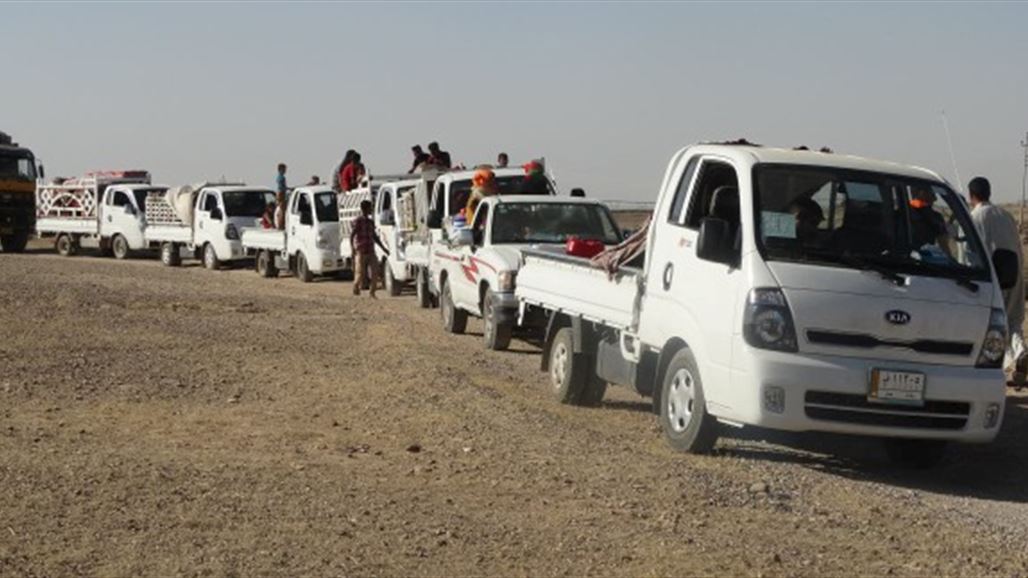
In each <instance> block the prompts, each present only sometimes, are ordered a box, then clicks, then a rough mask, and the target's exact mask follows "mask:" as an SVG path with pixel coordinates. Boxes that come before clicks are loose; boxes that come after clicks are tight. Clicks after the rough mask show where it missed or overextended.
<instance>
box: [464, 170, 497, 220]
mask: <svg viewBox="0 0 1028 578" xmlns="http://www.w3.org/2000/svg"><path fill="white" fill-rule="evenodd" d="M495 194H496V174H495V173H493V171H492V169H490V168H486V167H482V168H479V169H478V170H477V171H475V174H474V175H473V176H472V177H471V194H470V195H468V202H467V204H466V205H465V207H464V216H465V218H467V220H468V221H469V222H470V221H471V219H472V218H474V216H475V210H476V209H478V204H479V203H480V202H482V200H483V199H485V198H487V197H491V196H493V195H495Z"/></svg>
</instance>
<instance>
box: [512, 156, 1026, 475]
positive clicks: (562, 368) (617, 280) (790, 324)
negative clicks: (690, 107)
mask: <svg viewBox="0 0 1028 578" xmlns="http://www.w3.org/2000/svg"><path fill="white" fill-rule="evenodd" d="M651 219H652V220H651V224H650V227H649V230H648V233H647V238H646V245H645V253H644V255H643V257H642V258H640V259H638V260H637V261H635V262H629V263H626V265H625V266H623V267H621V268H620V269H619V270H616V271H615V273H614V275H613V278H612V279H610V278H608V274H607V272H605V271H603V270H600V269H597V268H594V267H593V266H591V265H590V263H589V262H587V261H584V260H581V259H575V258H569V257H565V256H562V255H554V254H552V253H547V252H543V251H526V252H525V264H524V266H523V267H522V269H521V271H520V273H519V275H518V287H517V296H518V298H519V300H520V301H521V302H522V304H523V307H526V308H542V309H543V310H545V311H546V312H547V313H548V314H549V324H548V329H547V332H546V337H545V349H544V363H543V366H544V369H546V370H548V371H549V374H550V380H551V384H552V388H553V391H554V392H555V393H556V395H557V397H558V398H559V399H560V400H561V401H563V402H565V403H597V402H598V401H599V399H601V398H602V396H603V390H604V389H605V388H606V385H607V383H608V382H610V383H618V384H624V385H630V386H634V388H635V389H636V391H638V392H639V393H640V394H643V395H647V396H652V397H653V408H654V411H655V412H657V413H659V415H660V423H661V425H662V428H663V430H664V433H665V437H666V439H667V440H668V442H669V443H670V444H671V446H672V447H674V448H675V449H678V450H682V451H691V452H704V451H707V450H709V449H710V448H711V447H712V446H713V445H714V442H715V440H716V439H717V437H718V435H719V433H720V426H721V424H730V425H736V426H738V425H754V426H762V427H767V428H771V429H779V430H792V431H805V430H809V431H822V432H840V433H846V434H859V435H868V436H878V437H882V438H886V440H887V443H886V446H885V447H886V450H887V452H888V455H889V456H890V457H891V458H892V459H894V460H896V461H899V462H906V463H910V464H912V465H918V466H928V465H931V464H933V463H934V462H936V461H937V460H938V459H940V458H941V457H942V455H943V453H944V448H945V444H946V442H947V441H961V442H988V441H990V440H992V439H993V438H994V437H995V436H996V434H997V432H998V431H999V428H1000V424H1001V421H1002V417H1003V411H1004V400H1005V386H1004V375H1003V370H1002V369H1001V364H1002V362H1003V355H1004V347H1005V344H1006V332H1007V322H1006V317H1005V314H1004V310H1003V298H1002V294H1001V287H1008V286H1010V285H1012V283H1013V281H1014V280H1015V279H1016V275H1017V262H1016V261H1017V259H1016V256H1014V255H1012V253H1010V252H1007V251H997V252H996V253H994V254H993V255H987V254H986V253H985V250H984V249H983V245H982V243H981V241H980V239H979V237H978V234H977V232H976V231H975V228H974V226H973V225H972V223H971V220H970V217H969V215H968V211H967V208H966V206H965V204H964V202H963V201H962V199H961V198H960V196H959V195H957V194H956V193H955V192H954V191H953V190H952V188H951V187H950V186H949V185H948V184H947V183H946V181H945V180H943V179H942V178H941V177H939V176H938V175H936V174H935V173H933V172H930V171H927V170H924V169H919V168H913V167H907V166H903V165H898V164H893V163H887V162H879V161H871V160H866V159H861V158H857V157H851V156H843V155H834V154H826V153H817V152H809V151H793V150H782V149H773V148H761V147H756V146H743V145H728V144H724V145H698V146H691V147H687V148H685V149H683V150H681V151H680V152H678V153H677V154H676V155H675V156H674V157H673V158H672V160H671V162H670V164H669V166H668V168H667V172H666V173H665V176H664V180H663V184H662V186H661V189H660V193H659V197H658V199H657V203H656V207H655V208H654V211H653V215H652V218H651Z"/></svg>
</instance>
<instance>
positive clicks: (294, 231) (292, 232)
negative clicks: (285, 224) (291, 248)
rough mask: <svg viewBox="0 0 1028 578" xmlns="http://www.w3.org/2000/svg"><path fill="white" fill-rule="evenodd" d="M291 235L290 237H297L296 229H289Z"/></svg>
mask: <svg viewBox="0 0 1028 578" xmlns="http://www.w3.org/2000/svg"><path fill="white" fill-rule="evenodd" d="M289 234H290V235H296V227H293V228H292V229H289Z"/></svg>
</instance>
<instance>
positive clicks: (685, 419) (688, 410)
mask: <svg viewBox="0 0 1028 578" xmlns="http://www.w3.org/2000/svg"><path fill="white" fill-rule="evenodd" d="M695 402H696V382H695V380H694V379H693V376H692V373H690V372H689V370H688V369H679V370H678V371H677V372H675V375H674V377H672V378H671V387H670V388H668V393H667V415H668V421H669V422H670V425H671V429H672V430H673V431H674V432H675V433H682V432H683V431H685V429H686V428H687V427H689V422H690V421H692V414H693V404H694V403H695Z"/></svg>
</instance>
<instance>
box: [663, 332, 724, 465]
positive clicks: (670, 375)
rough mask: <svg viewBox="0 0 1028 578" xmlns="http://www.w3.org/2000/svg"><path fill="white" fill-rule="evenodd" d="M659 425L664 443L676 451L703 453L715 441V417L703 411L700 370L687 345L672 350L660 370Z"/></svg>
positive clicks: (703, 402) (716, 426)
mask: <svg viewBox="0 0 1028 578" xmlns="http://www.w3.org/2000/svg"><path fill="white" fill-rule="evenodd" d="M660 425H661V427H662V428H663V429H664V437H665V438H666V439H667V441H668V443H669V444H670V445H671V447H672V448H674V449H675V450H677V451H680V452H688V453H693V454H704V453H707V452H709V451H710V450H711V449H713V448H714V444H715V443H716V442H717V437H718V424H717V420H716V419H714V417H713V416H711V415H710V414H708V413H707V405H706V398H704V396H703V382H702V381H701V380H700V370H699V367H697V365H696V359H695V358H694V357H693V355H692V351H690V350H689V349H688V348H683V349H680V350H679V351H678V352H677V353H675V355H674V357H672V358H671V363H669V364H668V368H667V371H665V373H664V381H663V384H662V386H661V391H660Z"/></svg>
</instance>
